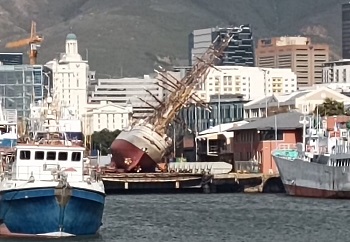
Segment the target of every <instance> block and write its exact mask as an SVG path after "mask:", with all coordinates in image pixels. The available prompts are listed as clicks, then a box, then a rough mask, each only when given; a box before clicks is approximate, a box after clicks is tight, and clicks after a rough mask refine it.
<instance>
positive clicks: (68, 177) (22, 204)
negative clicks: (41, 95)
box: [0, 112, 105, 237]
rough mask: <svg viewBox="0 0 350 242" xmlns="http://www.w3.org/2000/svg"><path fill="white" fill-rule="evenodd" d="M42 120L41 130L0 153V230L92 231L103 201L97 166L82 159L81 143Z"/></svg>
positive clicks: (3, 232) (11, 232) (33, 233)
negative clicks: (13, 149)
mask: <svg viewBox="0 0 350 242" xmlns="http://www.w3.org/2000/svg"><path fill="white" fill-rule="evenodd" d="M49 113H50V112H49ZM51 121H53V120H51ZM52 123H54V122H52ZM45 124H47V127H46V129H47V132H46V134H45V135H42V136H40V137H34V139H33V140H32V141H29V142H27V143H25V144H21V143H18V144H17V145H16V147H15V151H9V152H7V153H4V152H3V153H2V154H1V162H0V163H1V164H0V235H6V236H44V237H68V236H79V235H94V234H96V233H97V232H98V230H99V228H100V226H101V224H102V216H103V211H104V204H105V189H104V185H103V182H102V180H101V178H100V174H99V169H98V167H97V166H91V165H88V164H86V162H85V160H84V158H83V154H84V151H85V148H84V147H82V146H80V145H77V144H76V143H75V142H72V141H70V140H68V139H67V135H66V134H65V133H64V132H55V131H54V130H53V129H54V128H55V127H53V128H52V127H51V126H50V119H48V120H47V121H46V122H45ZM41 134H42V133H41Z"/></svg>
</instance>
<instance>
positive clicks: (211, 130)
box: [199, 120, 248, 135]
mask: <svg viewBox="0 0 350 242" xmlns="http://www.w3.org/2000/svg"><path fill="white" fill-rule="evenodd" d="M246 123H248V122H247V121H244V120H242V121H238V122H233V123H224V124H221V125H216V126H214V127H211V128H209V129H206V130H203V131H202V132H200V133H199V135H205V134H211V133H218V132H224V131H226V130H228V129H231V128H233V127H236V126H241V125H244V124H246ZM220 126H221V127H220Z"/></svg>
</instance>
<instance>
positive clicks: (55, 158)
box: [12, 144, 84, 182]
mask: <svg viewBox="0 0 350 242" xmlns="http://www.w3.org/2000/svg"><path fill="white" fill-rule="evenodd" d="M83 153H84V148H83V147H79V146H66V145H34V144H20V145H18V146H17V149H16V159H15V162H14V164H13V165H12V172H13V173H12V179H14V180H29V179H35V180H40V181H52V180H54V179H55V174H56V175H57V172H64V173H65V174H66V175H67V180H68V181H70V182H72V181H73V182H74V181H83V180H84V174H83V172H84V163H83Z"/></svg>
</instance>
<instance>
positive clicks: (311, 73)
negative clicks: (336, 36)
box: [256, 37, 329, 86]
mask: <svg viewBox="0 0 350 242" xmlns="http://www.w3.org/2000/svg"><path fill="white" fill-rule="evenodd" d="M328 61H329V46H328V45H326V44H312V43H311V39H310V38H307V37H277V38H271V39H261V40H259V42H258V46H257V49H256V63H257V66H259V67H264V68H291V69H292V70H293V71H294V72H295V73H296V75H297V77H298V86H311V85H313V84H319V83H321V82H322V67H323V63H325V62H328Z"/></svg>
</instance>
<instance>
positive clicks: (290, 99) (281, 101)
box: [244, 90, 311, 109]
mask: <svg viewBox="0 0 350 242" xmlns="http://www.w3.org/2000/svg"><path fill="white" fill-rule="evenodd" d="M310 92H311V91H310V90H306V91H297V92H293V93H290V94H287V95H278V96H275V95H271V96H266V97H262V98H260V99H256V100H253V101H250V102H249V103H246V104H245V105H244V108H245V109H256V108H264V107H266V104H267V107H277V106H287V105H294V104H295V99H297V98H299V97H302V96H305V95H306V94H308V93H310Z"/></svg>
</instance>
